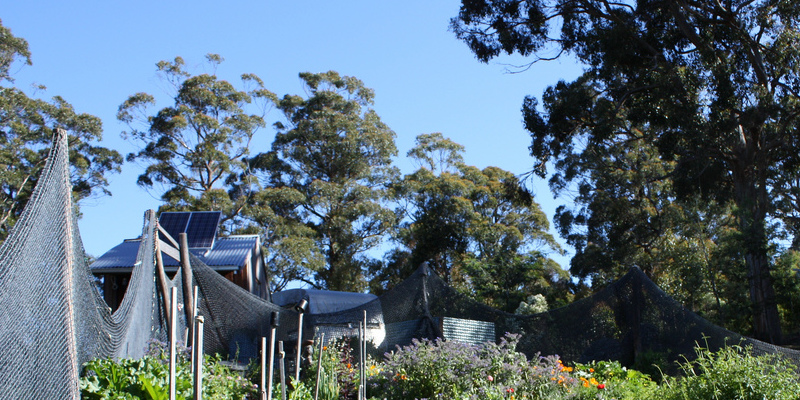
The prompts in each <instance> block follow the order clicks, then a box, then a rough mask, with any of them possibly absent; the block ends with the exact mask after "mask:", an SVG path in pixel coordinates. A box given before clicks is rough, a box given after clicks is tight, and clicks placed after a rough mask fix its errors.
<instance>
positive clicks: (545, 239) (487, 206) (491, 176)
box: [373, 133, 566, 311]
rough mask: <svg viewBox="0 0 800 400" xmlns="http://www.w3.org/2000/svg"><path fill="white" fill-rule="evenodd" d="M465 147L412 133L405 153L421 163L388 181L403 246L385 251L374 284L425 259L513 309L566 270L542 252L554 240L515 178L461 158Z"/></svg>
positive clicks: (386, 282)
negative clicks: (414, 139)
mask: <svg viewBox="0 0 800 400" xmlns="http://www.w3.org/2000/svg"><path fill="white" fill-rule="evenodd" d="M463 150H464V148H463V146H461V145H459V144H457V143H454V142H452V141H451V140H450V139H447V138H445V137H443V136H442V135H441V134H440V133H434V134H426V135H420V136H418V137H417V145H416V146H415V147H414V148H413V149H411V150H410V151H409V152H408V156H409V157H410V158H411V159H412V160H413V161H415V162H416V163H417V164H418V165H419V169H418V170H417V171H415V172H414V173H412V174H409V175H406V176H405V177H404V178H403V179H402V180H401V181H399V182H398V183H396V184H395V185H394V193H395V196H396V199H397V200H398V203H399V204H401V205H402V210H403V212H404V213H405V215H406V217H407V218H406V220H405V221H404V222H403V223H402V224H401V226H400V228H401V229H400V232H399V235H398V238H399V241H400V243H401V244H403V246H404V247H405V249H406V250H402V249H398V250H395V251H393V252H392V253H391V254H390V257H389V258H390V260H389V263H388V265H387V268H386V270H384V271H380V272H378V273H377V276H376V279H375V282H373V287H374V288H375V289H377V288H378V287H380V286H383V289H385V288H386V287H388V286H390V285H392V284H395V283H397V280H398V279H402V278H403V277H405V276H407V275H408V274H409V273H410V272H411V271H413V270H414V269H415V268H416V267H418V266H419V265H420V264H421V263H423V262H427V263H428V265H429V266H430V267H431V268H432V269H433V270H434V271H436V272H437V273H438V274H439V275H440V276H441V277H442V278H444V279H445V281H447V282H449V283H450V284H452V285H454V286H456V287H459V288H460V289H461V290H463V291H465V292H469V293H470V294H472V295H475V296H476V297H477V298H479V299H481V300H483V301H484V302H486V303H488V304H490V305H492V306H495V307H498V308H501V309H505V310H507V311H513V310H514V309H516V308H517V306H518V305H519V302H520V301H522V300H524V299H525V298H526V296H527V295H531V294H535V292H538V291H541V289H543V288H544V289H546V287H547V286H549V283H550V282H555V281H558V280H559V279H564V278H566V273H565V272H564V271H563V270H561V268H560V267H558V265H557V264H555V262H553V261H552V260H551V259H549V258H548V257H547V254H548V253H549V252H553V251H559V250H560V248H559V246H558V244H557V243H556V242H555V240H554V239H553V237H552V236H551V235H549V234H548V233H547V230H548V228H549V226H548V222H547V217H546V216H545V215H544V213H543V212H542V210H541V209H540V208H539V205H538V204H537V203H536V202H535V201H534V200H533V197H532V196H531V194H530V193H529V192H528V191H527V190H526V189H525V188H524V187H523V186H522V185H521V184H520V182H519V180H518V178H517V177H516V176H514V175H513V174H512V173H510V172H508V171H504V170H502V169H500V168H497V167H487V168H484V169H483V170H481V169H479V168H476V167H473V166H468V165H466V164H464V162H463V157H462V153H463ZM404 253H405V254H404Z"/></svg>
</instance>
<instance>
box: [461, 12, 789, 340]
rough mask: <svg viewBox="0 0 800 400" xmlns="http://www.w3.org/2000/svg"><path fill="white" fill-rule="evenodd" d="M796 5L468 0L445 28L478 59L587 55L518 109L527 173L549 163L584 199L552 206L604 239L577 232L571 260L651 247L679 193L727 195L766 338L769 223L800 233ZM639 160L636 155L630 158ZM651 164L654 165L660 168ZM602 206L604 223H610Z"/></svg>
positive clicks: (770, 325)
mask: <svg viewBox="0 0 800 400" xmlns="http://www.w3.org/2000/svg"><path fill="white" fill-rule="evenodd" d="M797 5H798V4H797V3H796V2H794V1H789V2H786V3H780V4H776V3H774V2H770V1H753V2H750V1H733V2H730V3H726V5H722V4H721V3H720V4H716V5H712V6H709V7H707V6H706V4H701V3H682V4H681V5H680V6H676V5H675V3H674V2H671V1H665V0H656V1H647V2H635V3H630V4H629V3H613V4H609V3H607V2H602V1H591V0H590V1H582V2H580V3H569V4H566V3H563V2H560V1H549V0H546V1H530V2H528V1H526V2H507V1H505V0H488V1H479V2H474V1H466V0H465V1H463V2H462V7H461V9H460V12H459V14H458V16H457V17H456V18H453V20H452V21H451V27H452V29H453V31H454V32H455V33H456V36H457V37H458V38H460V39H462V40H464V41H465V42H466V43H467V44H468V45H469V46H470V48H471V49H472V50H473V52H474V53H475V54H476V56H478V58H479V59H480V60H482V61H484V62H486V61H488V60H490V59H492V58H494V57H496V56H498V55H499V54H500V53H501V52H506V53H509V54H511V53H519V54H521V55H523V56H531V60H532V62H536V61H538V60H541V59H543V58H552V56H553V54H556V55H557V56H558V55H560V54H565V53H570V54H572V55H574V56H575V57H576V58H577V59H578V60H579V61H580V62H582V63H583V64H584V65H585V66H586V69H585V72H584V74H583V75H582V76H580V77H579V78H578V79H576V80H575V81H573V82H559V83H557V84H555V85H554V86H552V87H550V88H548V89H547V90H546V92H545V93H544V95H543V96H542V98H541V99H542V105H541V107H540V106H539V103H538V101H537V100H536V99H535V98H533V97H529V98H527V99H526V100H525V102H524V104H523V119H524V121H525V125H526V128H527V129H528V130H529V131H530V132H531V137H532V144H531V154H532V155H533V156H534V157H535V158H536V162H535V167H534V168H535V172H536V173H537V174H539V175H540V176H545V175H546V174H547V168H549V167H551V166H554V167H555V169H556V171H558V173H559V175H560V177H559V178H557V179H555V182H554V183H555V186H556V188H557V189H566V188H570V189H576V190H577V191H578V193H580V195H581V196H583V198H582V200H581V203H582V204H581V205H580V206H581V207H585V209H583V210H579V211H578V212H577V213H573V214H562V217H563V219H564V220H563V225H564V226H572V225H577V226H581V225H585V226H586V229H587V230H588V231H589V232H588V233H589V234H590V235H592V234H595V235H596V236H599V237H603V238H605V239H606V240H607V242H606V243H607V244H609V245H610V246H609V247H604V246H602V245H603V244H604V243H601V246H600V247H599V248H595V247H594V246H592V244H593V243H594V242H592V241H590V240H592V239H586V240H584V241H583V242H579V243H580V246H584V248H581V249H580V250H582V251H583V252H584V257H582V258H581V259H579V260H578V261H579V262H578V263H577V264H576V265H585V264H590V263H591V259H592V258H594V259H595V260H597V263H598V264H601V263H607V262H610V261H616V260H624V257H623V256H626V254H625V250H629V249H632V250H635V251H636V253H638V254H643V253H644V254H646V251H643V250H647V248H646V247H645V246H650V245H653V247H652V248H653V249H658V248H660V247H659V246H658V243H657V241H658V240H657V239H658V238H659V237H661V238H665V237H668V236H669V235H673V234H674V233H673V232H671V231H670V229H669V228H671V227H673V228H674V227H675V226H676V225H671V224H670V223H669V220H670V218H669V217H668V218H666V219H664V218H663V217H664V216H668V215H669V214H670V210H669V208H673V209H674V208H675V207H674V205H678V206H683V205H684V204H681V203H677V204H674V202H675V201H676V200H680V201H683V202H685V203H686V204H692V203H693V202H694V201H701V202H706V201H709V200H713V201H715V202H716V203H717V204H719V205H721V206H723V207H727V206H728V205H729V204H733V205H735V207H732V208H731V211H732V213H733V214H732V215H733V216H735V227H736V230H737V231H738V233H739V235H738V236H737V240H738V246H737V247H738V248H739V249H741V255H742V258H743V260H744V261H745V263H744V264H743V265H744V266H745V269H746V271H745V273H746V275H747V276H748V277H750V279H749V288H748V289H749V290H748V292H749V293H750V297H751V298H750V299H749V301H750V303H751V310H752V313H751V317H752V321H753V331H754V332H755V336H756V337H757V338H760V339H763V340H768V341H773V342H777V341H780V340H781V327H780V320H779V315H778V307H777V305H776V295H775V293H774V287H773V282H772V277H771V266H770V259H771V256H772V251H773V245H774V244H775V240H776V238H775V237H774V236H772V232H771V231H772V227H771V226H770V223H771V222H770V221H771V220H772V219H773V218H780V219H782V220H783V221H784V222H785V223H784V224H783V226H782V227H781V228H780V229H785V230H786V232H787V233H790V234H792V232H794V231H796V230H797V229H796V219H794V217H795V216H796V210H795V208H796V206H795V205H794V204H793V203H794V202H793V199H796V198H797V188H796V183H795V182H797V178H798V172H800V169H798V166H799V165H800V157H799V156H798V154H800V151H798V149H799V147H798V146H799V145H800V142H798V141H797V140H795V138H796V137H797V133H798V132H797V129H798V126H800V125H799V124H798V120H800V112H798V111H800V101H798V100H800V95H798V93H800V81H798V79H797V76H798V75H800V63H798V62H797V60H800V51H798V49H799V48H800V47H798V43H800V34H798V32H800V31H798V28H797V27H798V26H799V25H800V14H798V13H797V12H796V11H795V10H796V8H797ZM719 21H726V22H725V23H719ZM636 160H642V161H644V162H642V163H641V167H640V168H637V167H636V165H635V163H632V162H634V161H636ZM615 167H620V170H619V171H620V173H619V174H614V173H613V171H614V168H615ZM659 168H660V169H663V172H665V174H663V175H661V176H659V174H658V173H655V172H657V170H658V169H659ZM607 172H612V174H611V176H612V178H614V179H618V178H623V177H625V176H628V177H630V178H631V179H629V180H626V179H620V180H618V183H619V186H614V185H611V184H610V182H608V181H607V180H606V181H603V178H604V177H606V176H607V175H606V173H607ZM640 172H642V173H640ZM642 178H644V179H642ZM595 182H596V183H597V186H595V185H594V184H595ZM583 183H586V185H584V184H583ZM571 185H575V186H571ZM586 190H589V191H594V192H593V193H590V194H588V195H587V193H586ZM606 191H610V194H611V196H608V197H606V196H605V192H606ZM648 200H650V201H652V203H648ZM640 205H643V206H645V207H639V206H640ZM697 211H698V212H700V213H707V212H708V211H709V210H708V209H707V208H705V207H698V208H697ZM595 212H597V213H598V214H597V215H596V216H595ZM605 213H612V214H613V215H614V216H615V218H613V219H611V220H608V221H606V220H605V219H604V214H605ZM587 217H588V218H587ZM723 217H725V216H723ZM662 219H663V221H662ZM677 221H679V222H681V219H678V220H677ZM662 222H664V223H665V224H664V225H661V223H662ZM653 226H655V227H656V228H661V229H654V230H653V229H649V228H650V227H653ZM592 230H596V231H597V232H592ZM577 231H578V229H575V230H573V231H572V232H573V233H575V232H577ZM626 233H628V234H627V235H626ZM677 233H678V234H680V233H681V232H677ZM577 236H578V237H576V238H574V239H575V240H581V238H580V236H581V235H580V234H577ZM614 240H620V243H618V244H615V243H614ZM625 241H631V242H633V243H635V244H636V246H634V247H631V246H626V245H625ZM637 246H638V247H637ZM618 251H621V254H614V252H618ZM611 255H613V256H614V257H613V258H612V257H610V256H611ZM614 258H615V259H616V260H614ZM576 270H579V269H576ZM589 272H591V271H589Z"/></svg>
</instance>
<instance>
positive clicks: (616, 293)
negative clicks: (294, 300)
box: [0, 133, 800, 399]
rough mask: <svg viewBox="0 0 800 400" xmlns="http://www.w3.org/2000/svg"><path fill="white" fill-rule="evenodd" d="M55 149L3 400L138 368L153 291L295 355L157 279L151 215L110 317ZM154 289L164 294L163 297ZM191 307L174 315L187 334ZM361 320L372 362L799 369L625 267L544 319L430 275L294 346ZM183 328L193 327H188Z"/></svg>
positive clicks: (227, 292) (210, 290)
mask: <svg viewBox="0 0 800 400" xmlns="http://www.w3.org/2000/svg"><path fill="white" fill-rule="evenodd" d="M57 136H58V138H57V140H55V141H54V146H53V148H52V149H51V152H50V156H49V157H48V161H47V166H46V168H45V170H44V172H43V173H42V175H41V176H40V178H39V181H38V184H37V187H36V189H35V191H34V193H33V195H32V197H31V199H30V201H29V203H28V206H27V207H26V209H25V211H24V213H23V215H22V217H21V218H20V219H19V221H18V222H17V224H16V225H15V226H14V229H13V231H12V232H11V234H10V235H9V237H8V239H7V240H6V241H5V243H3V245H2V247H0V392H2V393H3V396H4V397H5V398H14V399H25V398H48V399H60V398H78V397H79V388H78V379H79V374H80V368H81V365H82V364H83V363H85V362H86V361H89V360H90V359H92V358H108V357H112V358H138V357H141V356H142V355H143V354H144V352H145V349H146V347H147V344H148V342H149V341H150V340H151V339H157V340H161V341H164V340H166V338H167V336H168V335H167V331H166V329H167V326H168V323H167V317H166V310H167V309H168V308H167V302H166V301H165V298H164V296H163V293H167V292H168V289H170V288H172V287H177V288H179V289H181V290H178V293H179V296H178V301H179V302H180V303H182V302H183V296H182V293H183V289H184V288H188V287H192V285H196V286H197V287H198V289H199V296H198V297H199V299H198V314H199V315H202V316H204V318H205V325H204V336H205V339H206V341H205V349H206V351H207V352H209V353H222V354H226V355H229V356H234V355H237V356H238V357H240V359H246V358H252V357H256V356H257V355H258V352H259V349H258V343H260V339H261V337H262V336H269V334H270V329H271V324H272V315H273V314H274V313H277V315H279V318H280V325H279V327H278V330H277V335H276V336H277V340H284V341H287V343H289V344H291V343H295V342H296V339H297V326H298V325H297V321H298V314H297V312H296V311H294V310H293V309H291V308H282V307H280V306H278V305H275V304H273V303H270V302H268V301H266V300H263V299H261V298H259V297H256V296H254V295H252V294H250V293H248V292H247V291H245V290H243V289H241V288H239V287H238V286H236V285H235V284H233V283H232V282H230V281H229V280H227V279H225V278H224V277H223V276H221V275H220V274H218V273H217V272H215V271H214V270H212V269H211V268H210V267H208V266H206V265H205V264H203V262H202V261H200V260H199V259H197V258H196V257H193V256H191V257H190V258H191V274H189V276H190V277H191V279H192V282H184V281H183V279H182V278H181V277H182V276H183V274H182V273H181V271H179V272H178V273H177V274H176V275H175V278H174V279H173V280H166V279H163V276H161V275H160V274H161V272H159V270H158V269H157V267H156V252H157V250H156V249H157V243H158V240H157V228H156V224H157V222H156V219H155V213H153V212H152V211H149V212H147V213H146V214H145V219H144V228H143V230H142V240H141V245H140V249H139V254H138V258H137V263H136V266H135V268H134V269H133V273H132V276H131V280H130V283H129V286H128V289H127V292H126V294H125V297H124V299H123V301H122V303H121V305H120V307H119V308H118V309H117V310H116V311H114V312H113V313H112V312H111V310H110V308H109V307H108V306H107V305H106V304H105V302H104V300H103V299H102V297H101V296H100V294H99V292H98V290H97V289H96V286H95V283H94V278H93V276H92V274H91V272H90V269H89V267H88V265H87V262H86V259H85V255H84V250H83V245H82V242H81V239H80V235H79V233H78V228H77V224H76V215H75V208H74V206H73V204H72V199H71V187H70V179H69V166H68V162H67V161H68V160H67V154H68V146H67V138H66V134H64V133H60V134H58V135H57ZM159 282H165V286H167V287H166V288H164V287H160V284H159ZM187 309H188V308H187V307H184V308H182V310H183V311H184V312H179V315H178V316H177V317H178V324H179V326H180V327H181V328H180V331H183V330H184V327H185V326H186V321H187V315H186V313H187V311H186V310H187ZM365 311H366V319H367V325H366V337H367V338H368V340H369V341H371V342H372V347H374V348H375V349H376V350H377V351H388V350H392V349H394V348H395V346H396V345H405V344H408V343H410V342H411V339H412V338H431V339H433V338H436V337H443V338H445V339H450V340H462V341H472V342H476V341H481V340H486V339H487V338H489V339H494V340H496V339H498V338H499V337H500V336H502V335H504V334H505V333H506V332H512V333H518V334H521V339H520V342H519V345H518V347H517V349H518V350H520V351H522V352H524V353H525V354H527V355H528V356H529V357H534V356H535V355H537V354H542V355H549V354H558V355H560V356H561V358H563V359H565V360H571V361H589V360H597V359H614V360H620V361H622V362H623V363H625V364H632V363H633V362H635V361H636V359H637V357H639V356H640V355H642V354H645V353H647V352H651V353H652V352H656V353H659V354H662V355H663V356H664V357H665V359H667V360H676V359H679V358H680V357H682V356H686V357H688V358H692V357H693V355H694V347H695V346H696V345H697V344H698V343H699V344H702V345H707V346H708V347H709V348H712V349H715V348H719V347H721V346H723V345H725V344H726V343H727V344H742V345H751V346H753V349H754V351H755V352H758V353H780V354H783V355H784V356H786V357H788V358H789V359H791V360H793V362H794V363H795V364H800V353H798V352H796V351H793V350H789V349H785V348H781V347H777V346H773V345H770V344H767V343H763V342H759V341H756V340H753V339H749V338H745V337H742V336H740V335H738V334H736V333H733V332H730V331H727V330H725V329H723V328H721V327H718V326H716V325H713V324H711V323H710V322H708V321H706V320H704V319H702V318H700V317H699V316H697V315H696V314H694V313H692V312H691V311H689V310H687V309H685V308H684V307H682V306H681V305H680V304H678V303H677V302H676V301H674V300H673V299H672V298H670V297H669V296H668V295H667V294H665V293H664V292H663V291H661V290H660V289H659V288H658V287H657V286H656V285H655V284H653V282H651V281H650V280H649V279H648V278H647V277H646V276H645V275H644V274H643V273H642V272H641V271H639V270H638V269H632V270H631V271H630V272H629V273H628V274H627V275H625V276H624V277H623V278H621V279H620V280H619V281H617V282H615V283H613V284H611V285H609V286H607V287H606V288H604V289H603V290H601V291H599V292H598V293H596V294H594V295H593V296H591V297H588V298H585V299H583V300H580V301H577V302H575V303H573V304H571V305H569V306H566V307H563V308H559V309H555V310H550V311H548V312H545V313H541V314H536V315H529V316H522V315H514V314H508V313H505V312H501V311H498V310H495V309H492V308H490V307H487V306H485V305H483V304H480V303H478V302H475V301H473V300H471V299H469V298H468V297H466V296H464V295H462V294H460V293H457V292H456V291H455V290H454V289H452V288H450V287H448V286H447V285H446V284H445V283H444V281H443V280H442V279H440V278H439V277H438V276H436V275H435V274H434V273H432V272H431V271H430V270H429V269H428V268H427V267H425V266H422V267H420V268H419V269H418V270H417V271H416V272H415V273H414V274H413V275H412V276H411V277H409V278H408V279H407V280H406V281H404V282H403V283H401V284H399V285H398V286H396V287H395V288H394V289H392V290H391V291H389V292H387V293H386V294H384V295H383V296H381V297H379V298H377V299H374V300H371V301H368V302H366V303H364V304H361V305H358V306H356V307H354V308H351V309H348V310H344V311H338V312H331V313H325V314H319V313H309V314H307V316H306V318H307V319H306V321H307V324H305V326H304V330H303V331H304V332H303V338H305V339H310V338H312V336H314V335H316V334H317V333H322V332H324V333H325V337H326V340H327V339H330V338H335V337H342V336H355V335H357V334H358V325H359V322H360V321H363V319H364V315H365V313H364V312H365ZM189 317H191V316H189Z"/></svg>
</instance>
